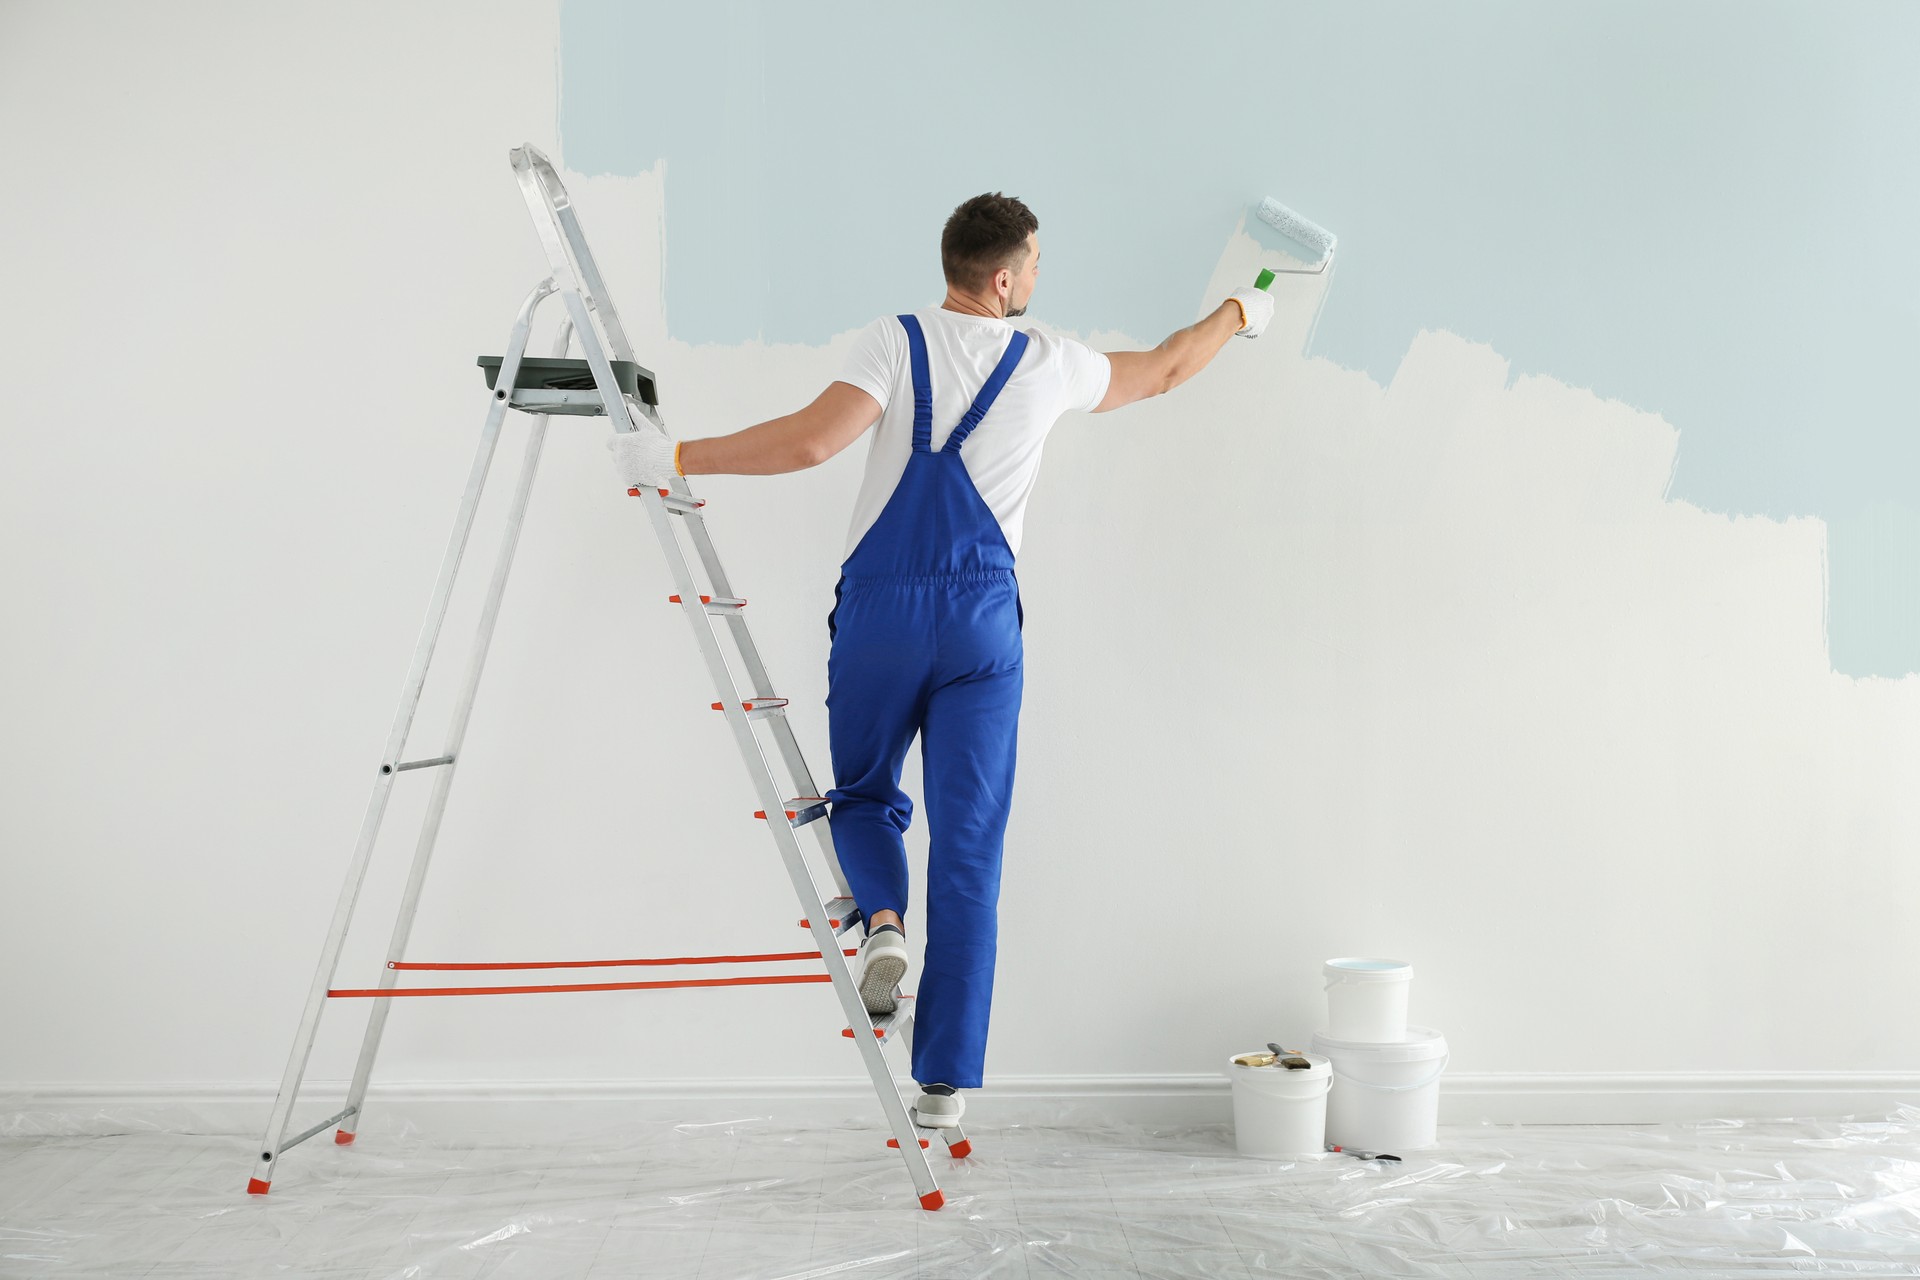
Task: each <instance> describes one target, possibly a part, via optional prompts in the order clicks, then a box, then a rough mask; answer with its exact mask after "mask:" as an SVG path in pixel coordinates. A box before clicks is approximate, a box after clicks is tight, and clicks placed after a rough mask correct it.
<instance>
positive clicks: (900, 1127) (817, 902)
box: [640, 488, 939, 1203]
mask: <svg viewBox="0 0 1920 1280" xmlns="http://www.w3.org/2000/svg"><path fill="white" fill-rule="evenodd" d="M640 493H641V497H642V500H643V501H645V502H646V504H647V509H648V510H649V511H650V512H651V513H652V514H653V522H654V529H655V531H656V532H657V533H658V534H659V536H660V542H661V545H662V546H663V547H664V548H665V549H666V550H667V553H668V554H667V561H668V564H669V565H670V566H671V567H672V569H673V573H674V579H675V581H676V582H677V583H678V584H679V587H680V600H681V606H682V608H683V609H685V611H686V614H687V619H688V621H689V622H690V623H691V624H692V626H693V631H694V638H695V640H696V641H698V643H699V645H700V651H701V653H702V654H703V655H704V656H705V657H706V660H707V667H708V670H709V671H711V672H712V673H713V677H714V685H715V688H716V689H717V691H718V692H719V694H720V698H721V704H720V705H721V707H722V708H723V709H724V711H725V713H726V717H727V723H728V725H729V726H730V727H731V728H732V730H733V737H734V742H735V743H736V744H737V745H738V746H739V748H740V756H741V759H742V760H743V761H744V762H745V764H746V766H747V772H748V774H749V775H751V776H752V778H753V782H754V785H755V786H756V787H757V788H758V790H759V792H760V795H761V797H762V812H764V813H765V814H766V815H767V826H768V829H769V830H770V831H771V832H772V834H773V840H774V845H775V847H776V848H778V849H779V851H780V857H781V860H782V861H783V862H784V863H785V864H786V867H787V877H788V879H789V880H791V881H792V882H793V890H794V894H795V896H797V897H798V898H799V900H800V903H801V905H802V907H803V908H804V909H805V910H806V913H807V927H808V930H809V931H810V932H811V933H812V934H813V939H814V943H815V944H816V946H817V947H818V948H819V951H820V954H821V956H822V957H823V959H824V960H825V962H826V965H827V972H828V975H829V976H830V977H832V979H833V983H832V986H833V989H834V994H835V995H836V996H837V997H838V998H839V1001H840V1011H841V1013H842V1014H843V1015H844V1016H845V1017H846V1019H847V1026H848V1027H849V1028H851V1029H852V1031H853V1039H854V1041H855V1043H856V1044H857V1045H858V1046H859V1049H860V1058H861V1061H862V1063H863V1064H864V1065H865V1066H866V1069H867V1074H868V1076H869V1077H871V1079H872V1082H873V1086H874V1091H875V1093H876V1094H877V1095H878V1097H879V1100H880V1105H881V1108H882V1110H883V1111H884V1112H885V1114H886V1117H887V1125H888V1127H889V1128H890V1129H891V1130H892V1131H893V1136H894V1140H895V1142H896V1143H897V1144H898V1146H899V1148H900V1153H901V1155H902V1157H904V1158H905V1160H906V1162H907V1171H908V1174H909V1175H910V1176H911V1177H912V1179H913V1182H914V1186H915V1189H916V1191H917V1192H918V1194H919V1195H920V1196H921V1197H922V1200H923V1203H924V1199H925V1197H927V1196H929V1195H932V1194H933V1193H935V1192H937V1191H938V1190H939V1184H938V1183H937V1182H936V1181H935V1180H934V1176H933V1170H932V1168H931V1167H930V1166H929V1165H928V1163H927V1154H926V1150H925V1149H924V1148H923V1147H921V1145H920V1138H919V1134H918V1132H917V1126H915V1124H914V1123H913V1118H912V1117H911V1116H910V1115H908V1114H907V1107H906V1103H905V1102H903V1101H902V1100H901V1097H900V1089H899V1086H898V1085H897V1084H895V1083H894V1078H893V1070H892V1068H891V1067H889V1066H888V1065H887V1060H886V1056H885V1052H884V1051H885V1048H886V1046H885V1045H883V1044H882V1043H880V1040H879V1038H878V1037H877V1036H875V1035H874V1034H873V1030H874V1028H873V1015H872V1014H870V1013H868V1012H867V1008H866V1004H865V1002H864V1001H862V1000H861V998H860V989H859V986H858V984H857V983H855V981H854V978H853V971H852V969H851V968H850V967H849V966H848V964H847V958H846V957H845V956H844V955H842V954H841V952H840V938H839V935H838V934H837V933H836V932H835V931H834V928H833V926H832V925H831V924H829V923H828V921H827V913H826V912H825V911H823V910H822V909H821V907H822V905H823V899H822V898H821V896H820V886H819V884H818V883H817V882H816V881H815V879H814V876H813V870H812V868H811V867H810V866H809V865H808V863H807V860H806V857H805V855H804V853H803V852H802V850H801V848H800V842H799V838H798V836H797V835H796V832H795V828H794V826H793V824H792V823H791V822H790V821H789V820H788V819H787V817H786V811H785V808H784V799H785V798H784V797H782V796H781V795H780V794H779V792H778V791H777V790H776V789H775V788H776V787H777V785H778V784H777V779H776V778H775V777H774V774H773V770H772V769H771V768H770V767H768V764H767V757H766V754H765V753H764V752H763V751H762V750H761V746H760V740H759V738H758V737H756V736H755V734H754V732H753V722H752V721H751V720H749V719H748V718H747V713H746V711H745V710H744V709H743V708H742V707H741V705H740V702H741V696H742V695H741V693H740V690H739V687H738V686H737V685H736V684H735V683H734V680H733V675H732V672H731V671H730V670H729V668H728V667H727V663H726V656H725V654H724V653H723V651H722V650H721V647H720V642H719V639H718V636H717V634H716V632H715V630H714V627H713V615H711V614H709V613H708V612H707V611H706V608H705V606H703V605H702V604H701V603H700V594H699V591H698V589H697V587H696V584H695V583H694V580H693V569H692V566H691V565H689V564H688V562H687V557H686V553H685V552H684V551H683V550H682V548H681V546H680V543H679V541H678V539H677V538H675V537H674V533H673V528H672V525H671V523H670V522H671V521H672V520H673V519H674V518H675V517H673V516H672V515H670V514H669V513H668V512H667V508H666V504H665V503H664V502H662V501H661V499H660V495H659V491H658V490H656V489H651V488H643V489H641V491H640ZM748 648H749V650H750V649H751V641H749V642H748ZM772 719H774V720H777V721H778V720H782V717H779V716H775V717H772ZM802 772H803V773H804V768H803V770H802ZM825 820H826V819H825V818H824V816H823V817H820V818H815V819H814V820H813V822H811V823H809V824H807V825H809V826H812V825H817V824H818V823H820V822H823V821H825ZM824 838H826V837H823V839H824ZM833 867H834V870H835V872H836V873H838V872H839V863H838V860H837V859H836V860H835V861H834V863H833ZM843 888H844V886H843Z"/></svg>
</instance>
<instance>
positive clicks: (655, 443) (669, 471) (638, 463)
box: [607, 401, 680, 489]
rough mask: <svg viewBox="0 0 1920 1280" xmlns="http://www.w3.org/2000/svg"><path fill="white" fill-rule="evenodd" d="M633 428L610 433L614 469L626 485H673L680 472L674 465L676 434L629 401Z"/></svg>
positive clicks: (634, 486) (670, 486)
mask: <svg viewBox="0 0 1920 1280" xmlns="http://www.w3.org/2000/svg"><path fill="white" fill-rule="evenodd" d="M627 416H628V418H630V419H631V420H632V422H633V426H634V429H633V430H632V431H614V432H610V433H608V435H607V448H608V449H609V450H610V451H611V452H612V453H613V469H614V471H615V472H617V473H618V474H619V476H620V487H621V488H622V489H670V488H672V487H673V481H674V478H675V477H676V476H678V475H679V474H680V473H679V471H678V470H676V469H675V467H674V465H673V443H674V442H673V437H671V436H669V435H668V434H667V433H666V432H664V431H662V430H661V429H660V428H659V427H657V426H655V425H654V423H653V420H652V419H651V418H649V417H647V416H646V415H645V414H643V413H641V412H640V411H639V410H638V409H635V408H634V407H633V404H632V402H631V401H629V402H628V404H627Z"/></svg>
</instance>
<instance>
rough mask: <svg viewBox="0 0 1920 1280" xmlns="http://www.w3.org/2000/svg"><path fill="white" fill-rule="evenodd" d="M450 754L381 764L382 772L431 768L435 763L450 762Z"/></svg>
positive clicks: (451, 758) (402, 771)
mask: <svg viewBox="0 0 1920 1280" xmlns="http://www.w3.org/2000/svg"><path fill="white" fill-rule="evenodd" d="M452 763H453V757H452V756H435V757H433V759H431V760H409V761H407V762H406V763H405V764H383V765H381V766H380V772H382V773H405V772H406V771H407V770H409V769H431V768H433V766H435V765H437V764H452Z"/></svg>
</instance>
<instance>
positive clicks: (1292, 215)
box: [1253, 196, 1334, 351]
mask: <svg viewBox="0 0 1920 1280" xmlns="http://www.w3.org/2000/svg"><path fill="white" fill-rule="evenodd" d="M1257 212H1258V213H1259V215H1260V221H1262V222H1264V223H1266V224H1267V225H1268V226H1270V227H1272V228H1273V229H1274V230H1275V231H1278V232H1279V233H1280V234H1281V235H1283V236H1285V237H1287V239H1289V240H1292V241H1294V242H1295V243H1296V244H1299V245H1301V246H1302V247H1304V248H1306V249H1308V250H1310V251H1313V252H1316V253H1318V254H1319V255H1320V260H1319V261H1318V262H1316V263H1314V264H1313V265H1312V266H1311V267H1262V268H1261V269H1260V275H1259V277H1258V278H1257V279H1256V280H1255V281H1254V282H1253V287H1254V288H1256V289H1265V288H1266V287H1267V286H1268V285H1270V284H1272V283H1273V277H1274V275H1275V273H1276V272H1283V273H1285V274H1287V275H1296V276H1317V275H1319V274H1320V273H1321V272H1323V271H1326V270H1327V269H1329V268H1330V267H1332V266H1333V246H1334V235H1333V232H1331V231H1329V230H1327V229H1326V228H1325V227H1323V226H1321V225H1320V224H1319V223H1317V222H1312V221H1309V220H1308V219H1306V218H1304V217H1302V216H1301V215H1300V214H1299V213H1298V212H1296V211H1295V210H1293V209H1289V208H1288V207H1287V206H1286V205H1284V204H1281V203H1280V202H1279V201H1278V200H1275V199H1274V198H1273V197H1272V196H1268V197H1266V199H1264V200H1262V201H1261V202H1260V208H1259V209H1258V210H1257ZM1326 301H1327V295H1326V294H1325V293H1322V294H1321V295H1320V305H1321V306H1325V305H1326ZM1319 325H1320V307H1315V308H1314V310H1313V320H1312V321H1311V322H1310V323H1309V324H1308V325H1307V340H1306V342H1304V343H1302V344H1301V347H1300V349H1301V350H1302V351H1305V350H1306V348H1307V346H1308V345H1309V344H1311V343H1312V342H1313V331H1314V330H1315V329H1317V328H1318V327H1319Z"/></svg>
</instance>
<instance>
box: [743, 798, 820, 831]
mask: <svg viewBox="0 0 1920 1280" xmlns="http://www.w3.org/2000/svg"><path fill="white" fill-rule="evenodd" d="M782 808H783V809H784V811H785V812H786V815H787V821H788V822H790V823H792V824H793V825H794V826H796V827H804V826H806V825H807V824H808V823H809V822H812V821H813V820H814V819H815V818H824V817H826V816H827V798H826V797H825V796H794V797H793V798H792V799H791V800H788V801H787V802H786V804H785V805H783V806H782ZM753 816H754V817H756V818H765V817H766V816H767V811H766V810H765V809H755V810H754V811H753Z"/></svg>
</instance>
